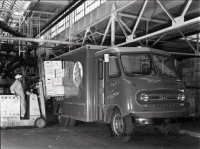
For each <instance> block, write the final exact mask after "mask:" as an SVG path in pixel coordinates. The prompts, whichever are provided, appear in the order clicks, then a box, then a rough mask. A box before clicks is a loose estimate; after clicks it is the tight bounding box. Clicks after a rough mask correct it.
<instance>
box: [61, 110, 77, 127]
mask: <svg viewBox="0 0 200 149" xmlns="http://www.w3.org/2000/svg"><path fill="white" fill-rule="evenodd" d="M63 113H64V110H63V108H62V107H59V109H58V123H59V124H60V125H61V126H64V127H73V126H74V125H75V123H76V120H74V119H71V118H68V117H65V116H62V114H63Z"/></svg>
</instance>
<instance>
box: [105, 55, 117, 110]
mask: <svg viewBox="0 0 200 149" xmlns="http://www.w3.org/2000/svg"><path fill="white" fill-rule="evenodd" d="M104 70H105V72H104V104H105V105H106V106H108V105H109V104H110V103H112V101H113V100H114V99H115V97H117V96H118V95H119V77H120V75H121V73H120V68H119V63H118V57H117V56H115V55H110V56H109V62H108V63H107V62H105V69H104Z"/></svg>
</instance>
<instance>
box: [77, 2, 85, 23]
mask: <svg viewBox="0 0 200 149" xmlns="http://www.w3.org/2000/svg"><path fill="white" fill-rule="evenodd" d="M84 6H85V4H84V3H83V4H82V5H80V6H79V7H78V8H77V9H76V10H75V21H77V20H79V19H80V18H82V17H83V16H84V13H85V12H84Z"/></svg>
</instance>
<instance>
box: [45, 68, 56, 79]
mask: <svg viewBox="0 0 200 149" xmlns="http://www.w3.org/2000/svg"><path fill="white" fill-rule="evenodd" d="M45 77H47V78H55V70H54V69H46V70H45Z"/></svg>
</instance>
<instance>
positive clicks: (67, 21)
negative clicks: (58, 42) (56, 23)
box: [65, 16, 69, 28]
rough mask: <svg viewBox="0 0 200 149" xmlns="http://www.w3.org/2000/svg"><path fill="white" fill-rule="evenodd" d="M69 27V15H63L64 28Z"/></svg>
mask: <svg viewBox="0 0 200 149" xmlns="http://www.w3.org/2000/svg"><path fill="white" fill-rule="evenodd" d="M67 27H69V16H66V17H65V28H67Z"/></svg>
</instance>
